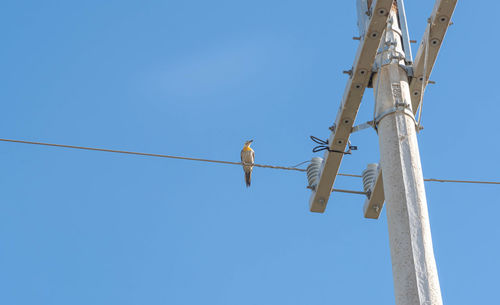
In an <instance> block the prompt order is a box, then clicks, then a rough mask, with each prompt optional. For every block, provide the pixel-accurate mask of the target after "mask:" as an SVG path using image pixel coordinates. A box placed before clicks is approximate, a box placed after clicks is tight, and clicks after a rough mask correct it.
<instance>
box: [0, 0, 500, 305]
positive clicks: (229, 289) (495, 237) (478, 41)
mask: <svg viewBox="0 0 500 305" xmlns="http://www.w3.org/2000/svg"><path fill="white" fill-rule="evenodd" d="M407 2H408V3H407V4H406V6H407V15H408V18H409V26H410V35H411V38H412V39H416V40H418V41H420V38H421V37H422V34H423V31H424V28H425V25H426V20H427V17H428V16H429V15H430V13H431V11H432V7H433V4H434V1H430V0H425V1H407ZM0 8H1V9H0V29H1V30H0V33H1V47H0V84H1V85H0V99H1V101H2V103H1V105H2V111H1V116H2V119H1V120H0V130H1V131H0V137H3V138H13V139H24V140H33V141H48V142H54V143H63V144H72V145H86V146H96V147H105V148H111V149H127V150H135V151H143V152H151V153H160V154H173V155H185V156H191V157H199V158H212V159H220V160H228V161H239V152H240V149H241V148H242V145H243V143H244V141H245V140H248V139H254V140H255V142H254V145H253V147H254V149H255V152H256V161H257V162H258V163H265V164H275V165H283V166H291V165H295V164H297V163H299V162H301V161H304V160H308V159H310V158H311V157H313V156H315V155H318V156H322V154H313V153H312V152H311V149H312V148H313V146H314V143H312V142H311V141H310V140H309V138H308V137H309V136H310V135H315V136H317V137H320V138H327V137H328V135H329V130H328V126H330V125H331V124H332V122H333V120H334V119H335V116H336V112H337V109H338V105H339V103H340V100H341V97H342V94H343V91H344V87H345V83H346V80H347V78H346V75H345V74H342V70H347V69H349V68H350V67H351V65H352V62H353V60H354V54H355V52H356V49H357V47H358V44H359V42H357V41H354V40H352V39H351V37H352V36H357V26H356V13H355V12H356V10H355V1H326V0H317V1H314V0H313V1H261V0H257V1H234V0H231V1H230V0H227V1H222V0H213V1H199V0H198V1H195V0H182V1H180V0H179V1H169V0H166V1H125V0H120V1H117V0H115V1H103V0H99V1H97V0H87V1H52V0H45V1H24V0H15V1H13V0H4V1H2V4H1V5H0ZM499 11H500V4H499V3H498V2H497V1H491V0H490V1H485V2H482V3H481V4H480V5H479V4H477V2H475V1H459V4H458V6H457V10H456V12H455V16H454V18H453V21H454V25H453V26H452V27H451V28H450V30H449V32H448V34H447V36H446V39H445V42H444V45H443V48H442V49H441V52H440V54H439V58H438V62H437V64H436V67H435V69H434V71H433V73H432V76H431V79H432V80H434V81H436V82H437V84H436V85H432V86H430V87H429V88H428V90H427V91H426V97H425V101H424V103H425V106H424V113H423V119H422V121H423V125H424V127H425V129H424V130H423V131H422V132H421V133H420V135H419V143H420V149H421V155H422V164H423V171H424V176H425V177H426V178H449V179H484V180H500V174H499V165H498V156H499V155H500V144H499V143H498V130H499V126H498V113H499V112H500V103H499V98H498V94H497V93H495V92H496V91H495V88H498V73H497V72H498V71H499V69H500V66H499V65H500V64H499V61H498V60H497V50H498V48H499V46H500V44H499V42H498V39H497V37H496V34H495V33H496V32H497V30H498V12H499ZM416 48H417V45H414V52H415V51H416ZM372 96H373V92H372V90H371V89H368V90H367V91H366V93H365V99H364V100H363V103H362V105H361V109H360V112H359V115H358V120H357V122H358V123H362V122H365V121H367V120H369V119H371V115H372V113H373V98H372ZM351 141H352V142H353V144H354V145H357V146H358V147H359V151H357V152H355V153H354V154H353V155H352V156H347V157H345V158H344V161H343V163H342V167H341V171H342V172H344V173H354V174H359V173H361V171H362V170H363V169H364V167H365V166H366V164H367V163H372V162H377V161H378V159H379V156H378V140H377V136H376V133H375V132H374V131H373V130H365V131H362V132H359V133H357V134H353V135H352V137H351ZM0 155H1V160H2V161H0V164H1V175H0V189H1V192H0V193H1V199H2V200H1V203H0V303H1V304H9V305H16V304H19V305H21V304H23V305H24V304H40V305H42V304H50V305H59V304H60V305H63V304H64V305H66V304H72V305H78V304H82V305H83V304H85V305H86V304H95V305H98V304H103V305H104V304H120V305H127V304H151V305H153V304H172V305H177V304H178V305H187V304H193V305H195V304H196V305H199V304H221V305H222V304H238V305H247V304H248V305H250V304H259V305H267V304H269V305H271V304H273V305H274V304H289V305H292V304H318V305H319V304H394V296H393V282H392V271H391V263H390V254H389V242H388V235H387V224H386V220H385V218H386V214H385V210H384V211H383V212H382V215H381V218H380V219H379V220H368V219H364V218H363V215H362V205H363V202H364V198H363V197H362V196H359V195H351V194H337V193H335V194H333V195H332V198H331V199H330V202H329V205H328V207H327V211H326V213H325V214H313V213H310V212H309V211H308V200H309V195H310V192H309V190H308V189H306V184H307V182H306V177H305V174H304V173H301V172H288V171H278V170H272V169H262V168H256V169H255V170H254V176H253V183H252V186H251V187H250V188H248V189H247V188H246V187H245V184H244V177H243V171H242V169H241V168H239V167H237V166H233V165H220V164H209V163H199V162H191V161H181V160H171V159H155V158H147V157H137V156H127V155H117V154H110V153H101V152H88V151H73V150H65V149H58V148H49V147H38V146H29V145H23V144H11V143H0ZM335 187H338V188H347V189H354V190H361V188H362V184H361V181H360V180H359V179H357V178H348V177H339V178H338V180H337V182H336V184H335ZM426 191H427V198H428V203H429V213H430V218H431V228H432V233H433V242H434V250H435V255H436V261H437V265H438V270H439V277H440V283H441V288H442V294H443V300H444V302H445V304H454V305H460V304H494V303H495V302H497V300H498V284H499V281H498V274H499V273H500V260H499V259H498V258H499V257H500V243H499V235H500V229H499V225H498V215H499V214H500V200H499V194H500V187H499V186H490V185H459V184H439V183H430V182H428V183H426Z"/></svg>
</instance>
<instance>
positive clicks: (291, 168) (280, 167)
mask: <svg viewBox="0 0 500 305" xmlns="http://www.w3.org/2000/svg"><path fill="white" fill-rule="evenodd" d="M0 141H2V142H10V143H21V144H31V145H42V146H51V147H60V148H72V149H81V150H91V151H103V152H111V153H119V154H128V155H139V156H146V157H158V158H170V159H181V160H190V161H200V162H211V163H221V164H231V165H242V163H241V162H231V161H221V160H210V159H201V158H190V157H182V156H172V155H163V154H151V153H143V152H135V151H126V150H116V149H106V148H96V147H86V146H75V145H65V144H55V143H46V142H33V141H24V140H13V139H2V138H0ZM254 166H255V167H263V168H272V169H282V170H291V171H299V172H305V171H306V170H305V169H302V168H297V167H286V166H276V165H267V164H254ZM338 175H339V176H346V177H356V178H362V177H363V176H362V175H355V174H343V173H338ZM424 181H430V182H451V183H475V184H499V185H500V182H499V181H481V180H450V179H434V178H432V179H424ZM335 191H336V190H335ZM360 193H361V192H360Z"/></svg>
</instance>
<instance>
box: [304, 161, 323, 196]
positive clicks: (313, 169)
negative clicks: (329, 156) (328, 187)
mask: <svg viewBox="0 0 500 305" xmlns="http://www.w3.org/2000/svg"><path fill="white" fill-rule="evenodd" d="M322 163H323V158H320V157H314V158H312V159H311V163H309V165H308V166H307V182H309V188H310V189H313V190H314V189H316V185H317V184H318V180H319V175H320V172H321V165H322Z"/></svg>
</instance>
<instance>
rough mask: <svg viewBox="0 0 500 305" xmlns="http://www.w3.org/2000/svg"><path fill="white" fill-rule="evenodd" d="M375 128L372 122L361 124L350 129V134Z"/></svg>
mask: <svg viewBox="0 0 500 305" xmlns="http://www.w3.org/2000/svg"><path fill="white" fill-rule="evenodd" d="M374 127H375V122H374V121H368V122H366V123H363V124H359V125H356V126H354V127H353V128H352V130H351V133H354V132H357V131H360V130H363V129H368V128H374Z"/></svg>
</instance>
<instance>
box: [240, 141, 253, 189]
mask: <svg viewBox="0 0 500 305" xmlns="http://www.w3.org/2000/svg"><path fill="white" fill-rule="evenodd" d="M252 142H253V140H249V141H246V142H245V145H243V149H242V150H241V164H242V165H243V171H244V172H245V182H246V184H247V187H249V186H250V183H251V180H252V169H253V165H254V162H255V152H254V151H253V149H251V148H250V144H252Z"/></svg>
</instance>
